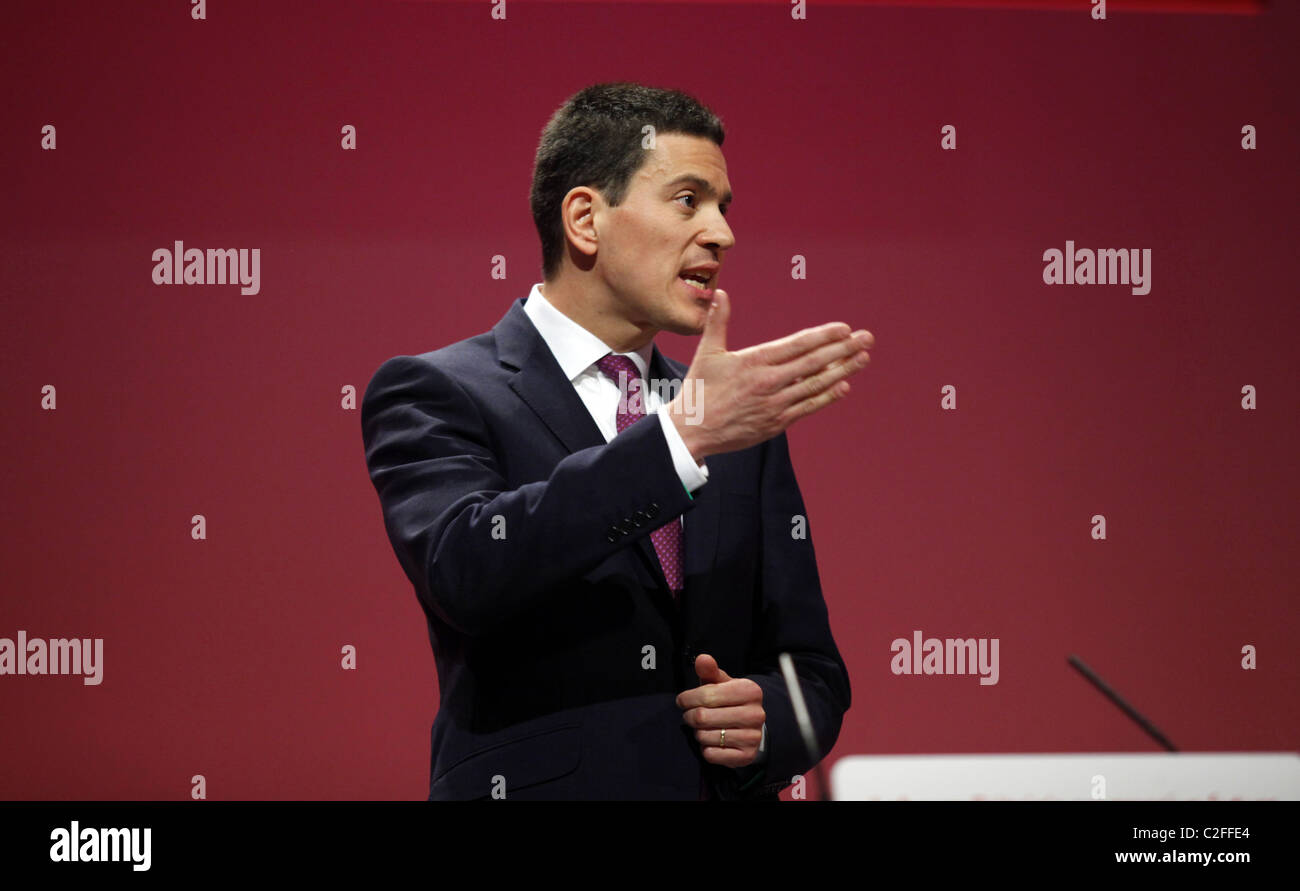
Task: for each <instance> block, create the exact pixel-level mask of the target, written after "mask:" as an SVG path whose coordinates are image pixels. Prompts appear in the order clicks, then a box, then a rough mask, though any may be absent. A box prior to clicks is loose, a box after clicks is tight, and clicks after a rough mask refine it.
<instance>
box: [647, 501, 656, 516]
mask: <svg viewBox="0 0 1300 891" xmlns="http://www.w3.org/2000/svg"><path fill="white" fill-rule="evenodd" d="M646 512H647V513H648V514H649V515H650V516H652V517H653V516H654V515H655V514H657V513H659V502H657V501H651V502H650V507H649V508H647V509H646Z"/></svg>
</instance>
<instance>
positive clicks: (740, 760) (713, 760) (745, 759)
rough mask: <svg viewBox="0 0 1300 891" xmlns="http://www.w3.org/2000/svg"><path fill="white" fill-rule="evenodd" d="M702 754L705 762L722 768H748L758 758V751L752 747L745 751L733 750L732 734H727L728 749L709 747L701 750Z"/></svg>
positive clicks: (744, 749)
mask: <svg viewBox="0 0 1300 891" xmlns="http://www.w3.org/2000/svg"><path fill="white" fill-rule="evenodd" d="M700 754H701V755H703V756H704V760H705V761H707V762H709V763H710V764H717V765H718V766H720V767H746V766H747V765H750V764H753V763H754V759H755V758H756V757H758V750H757V749H754V748H750V747H746V748H743V749H733V748H732V747H731V734H730V733H728V734H727V747H726V748H725V749H720V748H718V747H717V746H708V747H706V748H701V749H700Z"/></svg>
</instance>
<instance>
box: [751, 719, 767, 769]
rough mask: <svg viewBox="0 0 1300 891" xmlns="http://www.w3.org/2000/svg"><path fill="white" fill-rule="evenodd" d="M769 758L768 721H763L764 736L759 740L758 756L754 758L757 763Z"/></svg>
mask: <svg viewBox="0 0 1300 891" xmlns="http://www.w3.org/2000/svg"><path fill="white" fill-rule="evenodd" d="M766 760H767V722H766V721H764V722H763V738H762V739H760V740H759V741H758V757H757V758H755V759H754V763H755V764H762V763H763V762H764V761H766Z"/></svg>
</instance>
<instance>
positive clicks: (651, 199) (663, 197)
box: [593, 133, 735, 335]
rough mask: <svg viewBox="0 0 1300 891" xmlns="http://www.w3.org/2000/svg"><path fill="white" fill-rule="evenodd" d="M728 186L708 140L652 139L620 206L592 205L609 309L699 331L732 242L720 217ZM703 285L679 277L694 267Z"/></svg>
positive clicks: (660, 326) (676, 329) (661, 326)
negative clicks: (609, 304) (652, 144)
mask: <svg viewBox="0 0 1300 891" xmlns="http://www.w3.org/2000/svg"><path fill="white" fill-rule="evenodd" d="M730 203H731V183H730V182H729V181H728V180H727V162H726V161H725V160H724V159H723V157H722V150H721V149H720V148H718V146H717V144H716V143H714V142H713V140H711V139H706V138H704V137H699V136H687V135H683V134H680V133H668V134H664V135H661V136H658V137H656V141H655V148H654V149H653V150H647V152H646V159H645V163H644V164H642V166H641V169H640V170H638V171H637V172H636V173H634V174H633V175H632V179H631V181H630V182H629V184H628V191H627V195H626V197H625V199H624V201H623V203H622V204H620V205H619V206H618V207H610V206H608V205H606V204H604V203H603V202H601V203H599V204H598V209H597V211H596V216H595V223H596V231H597V234H598V237H599V243H598V246H597V250H596V264H595V267H594V269H593V271H595V272H596V273H597V274H599V275H600V276H601V278H602V279H603V280H604V283H605V285H606V287H607V288H608V290H609V294H610V297H611V300H612V305H611V306H610V307H609V309H610V311H611V312H613V313H615V314H617V315H618V316H620V317H622V318H623V319H625V320H626V321H628V322H630V323H632V324H633V325H636V326H637V327H638V328H641V329H643V330H649V329H651V328H653V329H656V330H657V331H671V332H672V333H674V334H683V335H695V334H699V333H700V332H702V331H703V330H704V319H705V317H706V316H707V315H708V310H709V303H710V302H711V301H712V299H713V289H714V288H716V287H717V283H718V272H719V267H720V266H721V263H722V258H723V254H724V253H725V252H726V251H727V249H728V248H730V247H731V246H732V245H733V244H735V238H734V237H733V236H732V234H731V227H730V226H728V225H727V221H726V219H724V216H723V215H724V213H725V211H726V209H727V206H728V205H729V204H730ZM697 267H698V269H696V271H697V272H699V274H702V275H703V276H704V277H705V278H706V279H707V282H705V283H704V290H700V289H697V288H695V287H693V286H692V285H689V284H687V283H686V281H684V280H683V273H684V272H685V271H686V270H691V269H693V268H697Z"/></svg>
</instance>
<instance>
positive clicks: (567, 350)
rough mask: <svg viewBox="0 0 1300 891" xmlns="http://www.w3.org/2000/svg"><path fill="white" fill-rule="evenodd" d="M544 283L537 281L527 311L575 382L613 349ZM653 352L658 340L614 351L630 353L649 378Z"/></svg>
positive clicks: (530, 292)
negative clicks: (546, 291)
mask: <svg viewBox="0 0 1300 891" xmlns="http://www.w3.org/2000/svg"><path fill="white" fill-rule="evenodd" d="M541 286H542V282H537V283H536V284H534V285H533V289H532V290H531V291H529V292H528V299H527V300H525V301H524V312H525V313H526V314H527V315H528V318H529V320H530V321H531V322H532V323H533V327H535V328H536V329H537V333H538V334H540V335H542V340H544V341H546V345H547V346H548V347H550V348H551V352H552V353H553V354H554V355H555V361H556V362H558V363H559V364H560V370H561V371H563V372H564V375H565V377H567V378H568V379H569V380H570V381H573V380H574V379H576V378H577V377H578V375H580V374H582V373H583V372H584V371H586V370H587V369H588V368H590V367H591V366H592V365H594V364H596V360H598V359H600V358H601V357H603V356H605V355H608V354H609V353H611V352H613V350H612V349H611V348H610V347H609V346H608V345H607V344H606V343H605V342H604V341H602V340H601V339H600V338H599V337H597V336H596V335H594V334H592V333H591V332H590V331H588V330H587V329H586V328H584V327H582V326H581V325H579V324H578V323H577V322H575V321H574V320H573V319H571V318H569V317H568V316H566V315H565V314H564V313H562V312H560V311H559V310H558V309H556V308H555V306H554V305H553V304H552V303H551V302H550V301H549V300H547V299H546V298H545V297H544V296H542V290H541ZM653 351H654V342H653V341H651V342H650V343H647V344H646V345H645V346H643V347H641V349H639V350H637V351H635V352H632V353H614V355H616V356H627V357H628V358H629V359H631V360H632V362H633V363H634V364H635V365H636V367H637V369H638V370H639V371H640V372H641V377H642V378H647V371H648V369H649V368H650V357H651V355H652V353H653ZM647 379H648V378H647Z"/></svg>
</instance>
